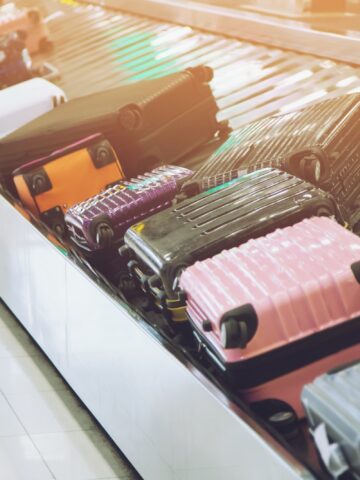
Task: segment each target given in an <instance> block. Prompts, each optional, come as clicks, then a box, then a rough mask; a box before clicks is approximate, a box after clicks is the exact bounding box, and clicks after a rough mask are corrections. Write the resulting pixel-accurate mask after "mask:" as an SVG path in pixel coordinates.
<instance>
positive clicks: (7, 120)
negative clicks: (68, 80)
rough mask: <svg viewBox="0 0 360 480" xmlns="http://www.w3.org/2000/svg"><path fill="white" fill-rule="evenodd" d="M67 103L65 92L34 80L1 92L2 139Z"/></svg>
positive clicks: (0, 134) (0, 117)
mask: <svg viewBox="0 0 360 480" xmlns="http://www.w3.org/2000/svg"><path fill="white" fill-rule="evenodd" d="M65 102H66V95H65V93H64V91H63V90H62V89H61V88H60V87H58V86H56V85H54V84H53V83H51V82H48V81H47V80H44V79H43V78H32V79H31V80H27V81H26V82H21V83H18V84H17V85H13V86H12V87H9V88H6V89H4V90H1V91H0V105H1V108H0V138H1V137H4V136H5V135H8V134H9V133H11V132H13V131H14V130H16V129H17V128H20V127H21V126H23V125H25V124H26V123H28V122H30V121H31V120H34V118H37V117H39V116H40V115H42V114H44V113H46V112H49V111H50V110H52V109H53V108H55V107H56V106H58V105H60V104H62V103H65Z"/></svg>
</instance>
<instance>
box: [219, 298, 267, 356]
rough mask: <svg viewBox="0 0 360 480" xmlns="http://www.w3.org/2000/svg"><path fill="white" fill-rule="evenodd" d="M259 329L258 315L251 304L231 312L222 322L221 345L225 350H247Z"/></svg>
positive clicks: (224, 316)
mask: <svg viewBox="0 0 360 480" xmlns="http://www.w3.org/2000/svg"><path fill="white" fill-rule="evenodd" d="M257 328H258V318H257V314H256V311H255V309H254V307H253V306H252V305H251V304H250V303H247V304H245V305H242V306H241V307H238V308H235V309H233V310H229V311H228V312H226V313H225V314H224V315H223V317H222V318H221V320H220V340H221V344H222V346H223V347H224V348H225V349H230V348H246V346H247V344H248V343H249V341H250V340H251V339H252V338H253V337H254V335H255V333H256V331H257Z"/></svg>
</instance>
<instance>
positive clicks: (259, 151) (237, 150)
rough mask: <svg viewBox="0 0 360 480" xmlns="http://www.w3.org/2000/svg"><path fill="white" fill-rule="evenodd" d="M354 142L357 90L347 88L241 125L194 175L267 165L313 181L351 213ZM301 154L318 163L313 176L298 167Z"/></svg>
mask: <svg viewBox="0 0 360 480" xmlns="http://www.w3.org/2000/svg"><path fill="white" fill-rule="evenodd" d="M359 145H360V94H351V95H346V96H342V97H338V98H334V99H330V100H326V101H323V102H319V103H317V104H314V105H312V106H310V107H308V108H305V109H303V110H301V111H298V112H293V113H289V114H286V115H281V116H276V117H268V118H265V119H262V120H260V121H258V122H255V123H252V124H249V125H246V126H244V127H242V128H241V129H240V130H238V131H237V132H236V133H234V134H233V135H232V136H231V137H230V138H229V139H228V140H227V142H225V143H224V144H223V145H222V146H221V147H220V148H219V149H218V151H217V152H215V153H214V154H213V155H212V156H211V157H210V158H209V159H208V160H207V161H206V162H205V163H204V164H203V165H202V167H201V168H200V170H198V172H197V173H196V175H195V176H194V179H195V178H196V179H201V178H203V177H208V176H212V175H215V174H217V173H221V172H226V171H228V170H234V169H245V170H246V169H247V170H248V171H253V170H255V169H259V168H263V167H268V166H272V167H274V168H280V169H285V170H287V171H289V172H291V173H293V174H294V175H297V176H299V177H301V178H304V179H305V180H308V181H312V182H313V183H314V182H315V183H316V184H317V185H318V186H320V187H321V188H323V189H325V190H327V191H330V192H331V193H332V194H333V195H334V196H335V199H336V200H337V201H339V202H340V203H342V204H344V205H345V206H346V207H347V208H348V209H349V211H350V213H351V212H352V210H353V209H354V208H356V207H357V203H356V200H357V199H359V197H360V147H359ZM304 158H307V162H310V163H308V165H310V166H311V165H312V166H313V167H314V166H316V165H320V164H321V172H322V174H321V176H320V178H319V180H318V181H316V180H315V173H314V170H313V168H312V167H311V168H310V167H309V171H307V170H306V168H305V169H304V168H303V165H302V163H301V161H302V160H303V159H304ZM309 172H310V175H309V176H308V174H309Z"/></svg>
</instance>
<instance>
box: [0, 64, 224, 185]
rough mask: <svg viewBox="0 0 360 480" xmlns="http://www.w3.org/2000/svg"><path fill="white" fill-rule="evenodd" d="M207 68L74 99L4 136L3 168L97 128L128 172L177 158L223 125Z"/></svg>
mask: <svg viewBox="0 0 360 480" xmlns="http://www.w3.org/2000/svg"><path fill="white" fill-rule="evenodd" d="M210 72H211V71H210ZM208 73H209V72H208V69H205V68H202V67H199V68H196V69H195V68H194V69H190V70H184V71H182V72H178V73H173V74H171V75H167V76H165V77H161V78H154V79H151V80H148V81H145V82H141V83H140V84H138V83H137V84H131V85H123V86H119V87H118V88H114V89H110V90H106V91H103V92H98V93H97V94H94V95H87V96H83V97H80V98H76V99H74V100H70V101H69V102H67V103H64V104H62V105H60V106H59V107H58V108H57V109H55V110H52V111H50V112H48V113H47V114H45V115H43V116H41V117H39V118H37V119H35V120H34V121H33V122H31V123H30V124H27V125H24V126H23V127H21V128H19V129H18V130H17V131H15V132H13V133H11V134H10V135H8V136H7V137H5V138H4V139H2V140H1V141H0V168H1V170H2V172H3V173H5V174H6V173H10V172H11V171H13V170H14V169H15V168H17V167H18V166H19V165H21V164H23V163H25V162H27V161H29V160H33V159H35V158H38V157H40V156H43V155H47V154H48V153H49V152H51V151H53V150H55V149H59V148H62V147H63V146H65V145H67V144H70V143H73V142H76V141H77V140H78V139H79V138H82V137H86V136H89V135H92V134H94V133H98V132H101V133H103V134H104V136H105V137H106V138H107V140H109V141H110V143H111V144H112V146H113V148H114V149H115V150H116V152H117V154H118V155H119V157H121V161H122V167H123V169H124V171H125V173H126V174H127V175H128V176H130V175H137V174H139V173H142V172H143V171H144V170H146V169H149V168H151V167H153V166H154V165H156V164H159V163H165V161H168V162H169V163H170V162H176V161H177V160H179V158H181V157H182V156H184V155H185V154H187V153H189V152H190V151H191V150H194V149H195V148H196V147H198V146H199V145H201V144H202V143H206V142H208V141H209V140H211V139H212V138H213V137H214V135H215V133H216V132H217V131H218V130H219V125H218V123H217V121H216V112H217V111H218V108H217V106H216V104H215V100H214V97H213V95H212V92H211V89H210V87H209V85H208V78H207V77H206V75H208ZM178 136H181V137H182V141H180V142H179V141H176V140H177V138H174V137H178ZM164 157H165V158H164Z"/></svg>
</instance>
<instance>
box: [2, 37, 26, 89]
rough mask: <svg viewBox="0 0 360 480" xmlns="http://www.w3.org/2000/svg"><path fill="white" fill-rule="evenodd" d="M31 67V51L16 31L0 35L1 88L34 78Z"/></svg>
mask: <svg viewBox="0 0 360 480" xmlns="http://www.w3.org/2000/svg"><path fill="white" fill-rule="evenodd" d="M31 67H32V63H31V58H30V55H29V52H28V51H27V48H26V47H25V43H24V41H23V40H22V39H21V38H20V37H19V35H18V34H17V33H16V32H14V33H10V34H8V35H4V36H2V37H0V88H6V87H9V86H11V85H15V84H16V83H19V82H23V81H25V80H29V79H30V78H32V71H31Z"/></svg>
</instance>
